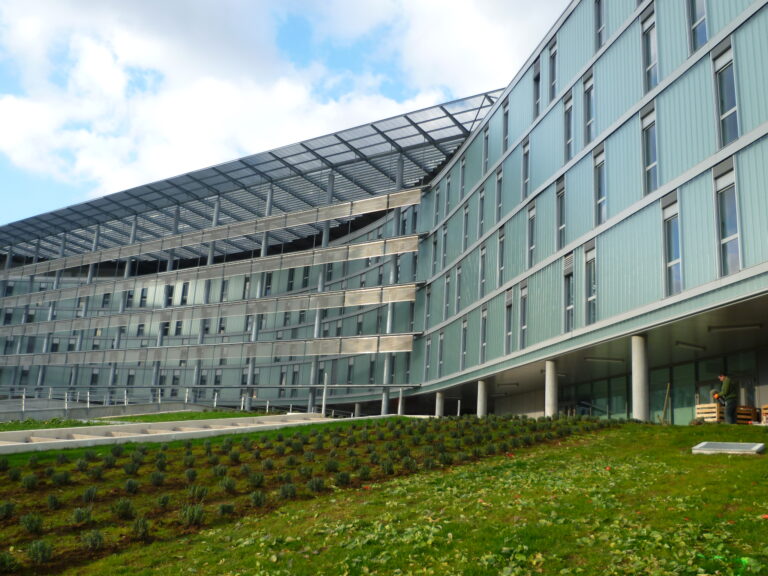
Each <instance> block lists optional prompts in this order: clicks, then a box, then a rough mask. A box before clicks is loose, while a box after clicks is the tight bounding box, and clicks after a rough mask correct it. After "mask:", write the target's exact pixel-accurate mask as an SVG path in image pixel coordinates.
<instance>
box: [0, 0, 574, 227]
mask: <svg viewBox="0 0 768 576" xmlns="http://www.w3.org/2000/svg"><path fill="white" fill-rule="evenodd" d="M567 5H568V0H538V1H537V2H533V1H531V0H364V1H363V0H98V1H97V0H0V200H2V202H1V203H0V225H2V224H6V223H9V222H14V221H17V220H21V219H24V218H27V217H30V216H34V215H37V214H41V213H44V212H50V211H52V210H56V209H58V208H62V207H64V206H70V205H73V204H77V203H80V202H85V201H88V200H90V199H93V198H97V197H99V196H103V195H106V194H110V193H113V192H119V191H121V190H126V189H129V188H132V187H134V186H138V185H141V184H145V183H148V182H153V181H156V180H160V179H163V178H169V177H172V176H175V175H177V174H181V173H184V172H189V171H192V170H196V169H200V168H203V167H206V166H211V165H215V164H219V163H222V162H226V161H228V160H232V159H234V158H239V157H241V156H245V155H248V154H254V153H257V152H261V151H265V150H270V149H273V148H277V147H279V146H283V145H286V144H290V143H293V142H298V141H301V140H305V139H309V138H312V137H315V136H321V135H323V134H328V133H331V132H336V131H339V130H343V129H345V128H349V127H352V126H357V125H360V124H365V123H367V122H372V121H375V120H380V119H383V118H387V117H390V116H394V115H397V114H401V113H404V112H409V111H412V110H418V109H420V108H425V107H428V106H432V105H434V104H438V103H441V102H446V101H449V100H453V99H456V98H462V97H465V96H471V95H474V94H478V93H481V92H486V91H489V90H493V89H496V88H501V87H504V86H506V85H507V84H508V83H509V82H510V81H511V80H512V78H513V77H514V76H515V74H516V73H517V71H518V70H519V68H520V66H521V65H522V64H523V63H524V62H525V60H526V59H527V58H528V57H529V56H530V54H531V53H532V52H533V50H534V49H535V48H536V46H537V45H538V44H539V42H540V41H541V39H542V38H543V37H544V35H545V34H546V32H547V31H548V30H549V29H550V27H551V26H552V25H553V24H554V22H555V21H556V20H557V18H558V17H559V16H560V14H561V13H562V12H563V10H564V9H565V8H566V6H567Z"/></svg>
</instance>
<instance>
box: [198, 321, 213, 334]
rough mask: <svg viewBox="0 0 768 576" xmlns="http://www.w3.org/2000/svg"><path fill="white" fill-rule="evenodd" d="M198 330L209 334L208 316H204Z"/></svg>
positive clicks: (209, 323) (209, 322)
mask: <svg viewBox="0 0 768 576" xmlns="http://www.w3.org/2000/svg"><path fill="white" fill-rule="evenodd" d="M200 331H201V332H202V333H203V334H209V333H210V332H211V319H210V318H204V319H203V322H202V324H201V326H200Z"/></svg>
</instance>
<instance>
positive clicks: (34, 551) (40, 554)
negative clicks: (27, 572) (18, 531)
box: [27, 540, 53, 565]
mask: <svg viewBox="0 0 768 576" xmlns="http://www.w3.org/2000/svg"><path fill="white" fill-rule="evenodd" d="M27 554H28V555H29V559H30V560H31V561H32V563H33V564H36V565H40V564H45V563H46V562H48V560H50V559H51V557H52V556H53V547H52V546H51V545H50V544H49V543H48V542H46V541H45V540H35V541H34V542H32V543H31V544H30V545H29V548H27Z"/></svg>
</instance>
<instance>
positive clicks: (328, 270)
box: [325, 262, 333, 282]
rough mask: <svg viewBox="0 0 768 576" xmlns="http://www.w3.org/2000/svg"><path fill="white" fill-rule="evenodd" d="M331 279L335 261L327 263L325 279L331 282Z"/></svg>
mask: <svg viewBox="0 0 768 576" xmlns="http://www.w3.org/2000/svg"><path fill="white" fill-rule="evenodd" d="M331 280H333V262H329V263H328V264H326V265H325V281H326V282H330V281H331Z"/></svg>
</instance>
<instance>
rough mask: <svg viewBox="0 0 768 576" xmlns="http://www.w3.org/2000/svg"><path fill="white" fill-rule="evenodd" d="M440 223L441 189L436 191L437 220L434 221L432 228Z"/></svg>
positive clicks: (438, 188)
mask: <svg viewBox="0 0 768 576" xmlns="http://www.w3.org/2000/svg"><path fill="white" fill-rule="evenodd" d="M439 221H440V187H439V186H438V187H437V188H436V189H435V219H434V220H433V221H432V226H437V223H438V222H439Z"/></svg>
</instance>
